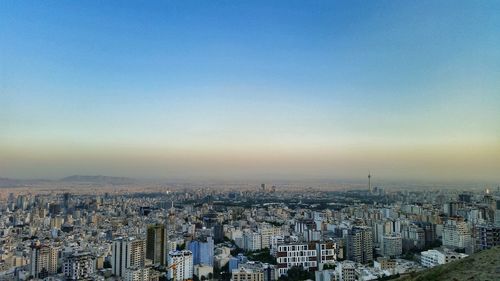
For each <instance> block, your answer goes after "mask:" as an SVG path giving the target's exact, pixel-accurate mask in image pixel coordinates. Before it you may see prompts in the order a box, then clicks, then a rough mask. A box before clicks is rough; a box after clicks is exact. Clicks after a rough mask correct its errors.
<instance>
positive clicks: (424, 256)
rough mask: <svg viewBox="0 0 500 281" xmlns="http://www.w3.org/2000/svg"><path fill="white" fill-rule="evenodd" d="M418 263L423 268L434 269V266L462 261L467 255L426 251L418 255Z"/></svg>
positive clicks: (445, 251)
mask: <svg viewBox="0 0 500 281" xmlns="http://www.w3.org/2000/svg"><path fill="white" fill-rule="evenodd" d="M420 256H421V258H420V263H421V264H422V266H424V267H434V266H436V265H440V264H445V263H449V262H452V261H455V260H459V259H463V258H465V257H467V256H468V255H466V254H462V253H457V252H454V251H450V250H442V251H439V250H428V251H424V252H421V253H420Z"/></svg>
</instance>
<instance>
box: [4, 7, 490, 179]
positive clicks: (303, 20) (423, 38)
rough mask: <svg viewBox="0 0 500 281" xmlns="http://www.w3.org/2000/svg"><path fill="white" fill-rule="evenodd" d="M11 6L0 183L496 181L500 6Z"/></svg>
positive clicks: (6, 33) (6, 17)
mask: <svg viewBox="0 0 500 281" xmlns="http://www.w3.org/2000/svg"><path fill="white" fill-rule="evenodd" d="M121 3H122V2H113V1H106V2H98V1H89V2H85V3H79V4H78V5H75V4H74V3H69V2H49V1H44V2H37V1H30V2H29V3H27V2H15V1H6V2H4V3H2V6H3V9H0V42H1V44H0V93H1V94H0V105H1V110H0V133H1V136H0V177H15V178H60V177H64V176H67V175H71V174H106V175H113V176H129V177H139V178H169V177H170V178H195V179H198V178H221V179H226V178H228V179H233V178H235V179H250V178H254V179H255V178H262V179H272V178H275V179H326V178H331V179H349V178H353V179H358V178H359V179H365V178H366V175H367V174H368V171H370V172H371V173H372V174H373V175H375V177H376V178H377V179H386V180H424V181H425V180H428V181H452V180H456V181H473V182H498V181H500V174H499V173H498V171H499V170H500V160H499V159H500V122H499V121H500V110H498V109H499V108H500V93H499V91H500V90H499V89H500V80H499V79H498V77H499V74H500V63H499V62H500V49H499V48H498V46H500V3H498V2H495V1H478V2H474V3H471V2H467V1H439V3H438V2H433V1H421V2H420V1H419V2H418V3H416V2H409V1H380V2H367V1H349V2H347V1H346V2H340V1H335V2H328V1H325V2H323V1H317V2H308V3H307V5H306V2H301V1H276V2H271V3H268V2H259V1H252V2H229V1H228V2H225V1H222V2H210V3H209V2H197V1H194V2H184V1H179V2H177V1H172V2H163V1H158V2H156V1H151V2H147V3H141V4H139V3H134V2H126V3H124V4H121Z"/></svg>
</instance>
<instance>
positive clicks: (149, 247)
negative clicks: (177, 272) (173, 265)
mask: <svg viewBox="0 0 500 281" xmlns="http://www.w3.org/2000/svg"><path fill="white" fill-rule="evenodd" d="M167 240H168V235H167V229H166V227H165V225H163V224H154V225H150V226H148V230H147V238H146V258H147V259H149V260H151V261H152V262H153V264H160V265H166V262H167Z"/></svg>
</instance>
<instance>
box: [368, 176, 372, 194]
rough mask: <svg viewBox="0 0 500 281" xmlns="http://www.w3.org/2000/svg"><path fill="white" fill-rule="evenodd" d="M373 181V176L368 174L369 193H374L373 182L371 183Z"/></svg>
mask: <svg viewBox="0 0 500 281" xmlns="http://www.w3.org/2000/svg"><path fill="white" fill-rule="evenodd" d="M371 179H372V175H371V174H370V173H369V172H368V191H370V193H372V182H371Z"/></svg>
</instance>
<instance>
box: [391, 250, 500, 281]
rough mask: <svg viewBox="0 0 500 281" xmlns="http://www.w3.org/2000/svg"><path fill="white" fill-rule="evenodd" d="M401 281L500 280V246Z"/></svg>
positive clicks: (403, 278) (412, 275)
mask: <svg viewBox="0 0 500 281" xmlns="http://www.w3.org/2000/svg"><path fill="white" fill-rule="evenodd" d="M397 280H399V281H438V280H439V281H441V280H453V281H462V280H464V281H486V280H489V281H496V280H500V246H499V247H495V248H492V249H490V250H485V251H481V252H478V253H475V254H473V255H471V256H469V257H467V258H465V259H462V260H459V261H455V262H451V263H448V264H444V265H440V266H436V267H434V268H431V269H428V270H424V271H420V272H416V273H413V274H411V275H409V276H404V277H401V278H399V279H397Z"/></svg>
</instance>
